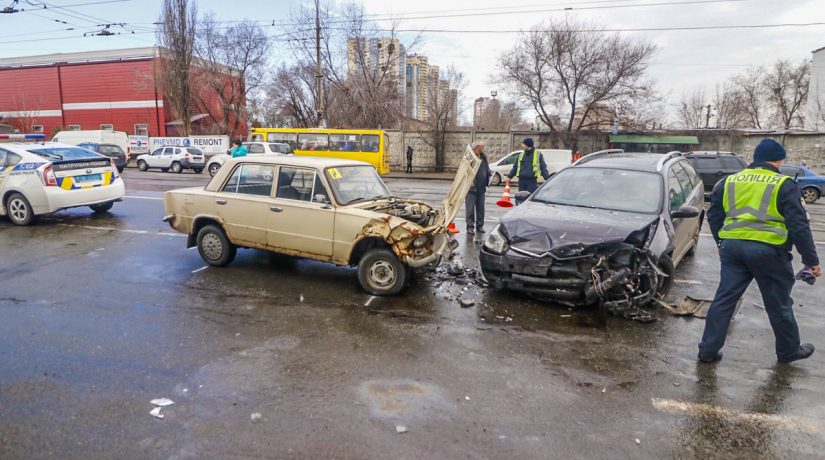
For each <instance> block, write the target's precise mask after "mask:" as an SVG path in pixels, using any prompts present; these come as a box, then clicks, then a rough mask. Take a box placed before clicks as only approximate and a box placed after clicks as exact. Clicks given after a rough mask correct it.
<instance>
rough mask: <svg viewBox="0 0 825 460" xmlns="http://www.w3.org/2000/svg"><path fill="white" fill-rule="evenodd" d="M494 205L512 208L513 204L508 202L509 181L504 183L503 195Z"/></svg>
mask: <svg viewBox="0 0 825 460" xmlns="http://www.w3.org/2000/svg"><path fill="white" fill-rule="evenodd" d="M496 204H497V205H499V206H501V207H502V208H512V207H513V202H512V201H510V181H509V180H508V181H507V182H505V183H504V193H503V194H502V195H501V199H500V200H498V201H496Z"/></svg>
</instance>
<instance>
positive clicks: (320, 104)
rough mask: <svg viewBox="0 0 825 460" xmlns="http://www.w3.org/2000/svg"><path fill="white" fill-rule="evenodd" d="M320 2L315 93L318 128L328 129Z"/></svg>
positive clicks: (316, 19)
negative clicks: (316, 97) (323, 76)
mask: <svg viewBox="0 0 825 460" xmlns="http://www.w3.org/2000/svg"><path fill="white" fill-rule="evenodd" d="M319 2H320V0H315V92H316V94H317V95H318V99H317V100H316V102H315V111H316V112H317V113H318V127H319V128H326V127H327V120H326V119H325V117H324V85H323V84H322V83H321V77H322V74H321V13H320V9H321V8H320V6H319V4H318V3H319Z"/></svg>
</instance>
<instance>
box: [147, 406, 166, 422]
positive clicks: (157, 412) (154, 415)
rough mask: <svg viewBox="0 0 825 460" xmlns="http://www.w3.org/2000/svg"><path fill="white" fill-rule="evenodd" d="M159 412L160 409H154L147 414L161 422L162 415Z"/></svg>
mask: <svg viewBox="0 0 825 460" xmlns="http://www.w3.org/2000/svg"><path fill="white" fill-rule="evenodd" d="M160 410H161V407H156V408H154V409H152V410H150V411H149V414H151V415H152V417H155V418H159V419H161V420H163V414H161V413H160Z"/></svg>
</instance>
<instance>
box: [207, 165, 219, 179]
mask: <svg viewBox="0 0 825 460" xmlns="http://www.w3.org/2000/svg"><path fill="white" fill-rule="evenodd" d="M218 168H220V166H218V165H212V166H210V167H209V173H210V174H212V175H213V176H214V175H215V174H216V173H217V172H218Z"/></svg>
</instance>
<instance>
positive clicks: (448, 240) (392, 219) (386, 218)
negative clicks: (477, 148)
mask: <svg viewBox="0 0 825 460" xmlns="http://www.w3.org/2000/svg"><path fill="white" fill-rule="evenodd" d="M480 165H481V160H480V159H479V158H478V157H477V156H476V155H475V154H474V153H473V152H472V150H470V148H469V146H468V147H467V149H466V150H465V152H464V154H463V158H462V161H461V163H460V165H459V167H458V169H457V171H456V177H455V179H454V181H453V184H452V186H451V187H450V190H449V192H448V193H447V196H446V197H445V198H444V199H443V200H442V202H441V206H440V208H439V209H435V208H433V207H432V206H430V205H428V204H427V203H425V202H423V201H419V200H413V199H402V198H397V197H393V196H389V195H388V196H380V195H379V196H371V197H369V198H367V197H364V198H362V197H358V196H356V197H354V198H353V197H352V195H353V192H351V191H347V190H346V189H345V188H344V184H350V185H352V184H357V181H355V180H353V179H352V177H349V178H347V177H346V175H347V173H348V171H346V168H332V169H328V170H327V171H326V176H327V178H328V179H329V182H330V186H331V189H332V192H333V195H334V196H335V199H336V201H337V202H338V203H340V204H342V205H343V206H342V207H340V208H338V212H337V213H336V225H335V226H336V232H335V233H336V242H337V241H338V240H339V235H340V237H341V238H342V239H343V238H346V236H347V235H350V234H351V232H355V233H356V234H357V236H356V237H355V240H354V241H351V243H350V244H351V246H350V249H349V251H347V252H348V254H346V258H347V261H348V263H349V264H350V265H357V266H358V272H359V281H360V283H361V285H362V287H363V288H364V289H365V290H366V291H367V292H369V293H371V294H373V295H392V294H396V293H398V292H400V290H401V289H402V288H403V286H404V281H405V278H406V277H407V274H408V270H409V269H415V268H421V267H425V266H433V265H437V264H438V263H439V262H441V261H442V260H446V259H449V258H451V257H452V252H453V250H454V249H455V248H456V247H457V246H458V242H457V241H456V240H454V239H453V235H452V233H451V232H450V230H449V226H450V224H451V223H452V222H453V220H454V219H455V218H456V216H457V214H458V211H459V209H460V208H461V204H462V202H463V200H464V197H466V196H467V192H468V191H469V188H470V186H471V184H472V181H473V178H474V177H475V173H476V171H477V170H478V168H479V166H480ZM353 172H354V171H349V173H350V174H351V173H353ZM379 180H380V179H379ZM355 188H359V187H358V186H356V187H355ZM365 189H366V187H363V186H361V187H360V190H361V191H364V190H365ZM355 194H356V195H357V193H355ZM365 195H370V193H365ZM365 219H367V222H366V223H364V220H365ZM341 243H342V244H341V245H340V246H339V245H336V248H340V249H343V246H344V245H345V242H344V241H341ZM388 250H389V251H388ZM336 252H337V251H336ZM390 253H391V254H392V257H390ZM344 256H345V254H343V253H337V254H336V257H338V258H341V257H344ZM338 263H341V262H340V261H339V262H338Z"/></svg>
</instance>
